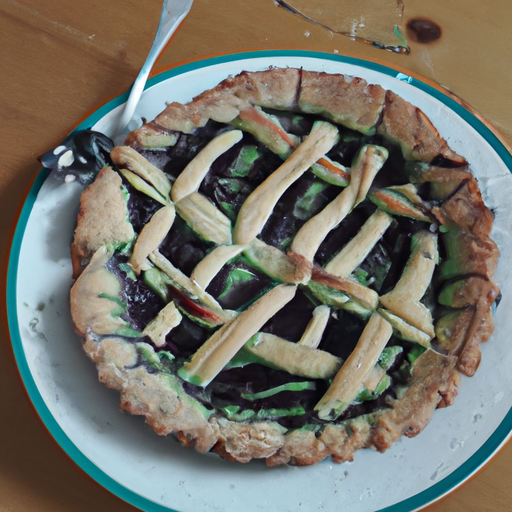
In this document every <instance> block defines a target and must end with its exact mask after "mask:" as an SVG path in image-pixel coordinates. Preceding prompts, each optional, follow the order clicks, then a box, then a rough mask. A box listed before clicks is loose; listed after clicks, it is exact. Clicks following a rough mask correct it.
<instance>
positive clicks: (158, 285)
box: [144, 267, 172, 303]
mask: <svg viewBox="0 0 512 512" xmlns="http://www.w3.org/2000/svg"><path fill="white" fill-rule="evenodd" d="M144 282H145V283H146V284H147V285H148V286H149V288H150V289H151V290H152V291H153V292H155V293H156V294H157V295H158V296H159V297H160V298H161V299H162V300H163V301H164V302H165V303H168V302H169V301H170V297H169V288H168V286H169V285H170V284H172V281H171V280H170V279H169V278H168V277H167V276H166V275H165V274H164V273H163V272H162V271H161V270H159V269H157V268H154V267H153V268H150V269H148V270H145V271H144Z"/></svg>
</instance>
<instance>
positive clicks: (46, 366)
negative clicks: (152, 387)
mask: <svg viewBox="0 0 512 512" xmlns="http://www.w3.org/2000/svg"><path fill="white" fill-rule="evenodd" d="M271 65H272V66H296V67H303V68H305V69H310V70H320V71H327V72H337V73H346V74H350V75H356V76H361V77H363V78H365V79H366V80H367V81H368V82H371V83H379V84H381V85H382V86H384V87H385V88H388V89H392V90H394V91H395V92H397V93H398V94H400V95H401V96H402V97H404V98H405V99H407V100H409V101H411V102H412V103H414V104H415V105H417V106H419V107H420V108H421V109H422V110H423V111H424V112H425V113H426V114H427V115H428V116H429V117H430V118H431V119H432V120H433V122H434V124H435V125H436V126H437V128H438V129H439V131H440V132H441V135H442V136H444V137H445V138H446V139H447V141H448V143H449V145H450V146H451V147H452V148H453V149H454V150H455V151H456V152H458V153H461V154H463V155H464V156H465V157H466V158H467V159H468V161H469V162H471V167H472V170H473V172H474V173H475V175H476V176H477V177H478V179H479V181H480V185H481V187H482V189H483V192H484V198H485V200H486V202H487V204H488V206H489V207H490V208H492V209H493V211H494V212H495V213H496V221H495V227H494V229H493V234H492V235H493V238H494V239H495V241H496V242H497V243H498V245H499V247H500V250H501V254H502V255H501V261H500V264H499V268H498V273H497V276H496V280H497V282H498V284H499V285H500V287H501V289H502V292H503V295H504V297H503V300H502V302H501V304H500V306H499V307H498V309H497V312H496V330H495V333H494V335H493V336H492V338H491V340H490V341H489V342H488V343H487V344H485V345H484V346H483V347H482V352H483V358H482V364H481V366H480V368H479V370H478V372H477V374H476V376H475V377H474V378H472V379H469V378H463V379H462V385H461V388H460V393H459V396H458V397H457V399H456V400H455V404H454V405H453V406H452V407H449V408H447V409H442V410H438V411H436V412H435V414H434V417H433V419H432V421H431V423H430V424H429V425H428V427H427V428H426V429H425V430H424V432H422V433H421V434H420V435H419V436H418V437H416V438H414V439H407V438H403V439H402V440H401V441H399V442H397V443H396V444H395V445H394V446H393V447H392V448H391V449H390V450H389V451H387V452H386V453H384V454H379V453H376V452H374V451H371V450H363V451H360V452H358V453H357V455H356V459H355V461H354V462H353V463H345V464H342V465H337V464H334V463H332V462H331V461H330V460H325V461H323V462H321V463H319V464H317V465H315V466H311V467H305V468H296V467H286V466H284V467H277V468H272V469H270V468H267V467H265V465H264V464H262V463H258V462H253V463H249V464H246V465H242V464H231V463H228V462H225V461H223V460H221V459H219V458H218V457H217V456H213V455H212V456H210V455H206V456H205V455H199V454H197V453H195V452H193V451H191V450H187V449H184V448H182V447H181V446H180V445H179V444H178V443H177V442H175V441H174V440H173V439H172V438H162V437H159V436H157V435H156V434H154V433H153V431H152V430H151V429H150V427H148V426H147V425H145V424H144V422H143V420H142V419H141V418H136V417H132V416H129V415H125V414H121V413H119V410H118V401H119V396H118V393H117V392H114V391H111V390H108V389H106V388H105V387H104V386H103V385H101V384H100V383H99V382H98V378H97V374H96V370H95V368H94V365H93V364H92V363H91V362H90V361H89V360H88V359H87V357H86V356H85V354H84V353H83V351H82V349H81V341H80V339H79V338H78V336H77V335H76V334H75V332H74V330H73V326H72V323H71V320H70V315H69V307H68V290H69V288H70V285H71V264H70V261H69V244H70V242H71V237H72V232H73V228H74V222H75V217H76V213H77V211H78V198H79V194H80V192H81V188H80V186H79V185H77V184H71V185H69V184H68V185H65V184H60V183H57V182H55V181H54V180H53V179H47V173H46V171H44V170H43V171H42V172H41V174H40V175H39V176H38V178H37V179H36V181H35V183H34V185H33V187H32V189H31V191H30V193H29V195H28V197H27V199H26V202H25V205H24V207H23V210H22V213H21V216H20V219H19V222H18V226H17V229H16V232H15V236H14V239H13V243H12V250H11V258H10V264H9V271H8V285H7V299H8V316H9V323H10V330H11V337H12V343H13V347H14V352H15V356H16V359H17V363H18V366H19V370H20V373H21V376H22V379H23V381H24V383H25V386H26V388H27V390H28V393H29V396H30V398H31V400H32V401H33V403H34V405H35V407H36V409H37V411H38V413H39V415H40V416H41V418H42V420H43V422H44V423H45V425H46V426H47V428H48V429H49V431H50V432H51V433H52V435H53V436H54V437H55V439H56V440H57V442H58V443H59V444H60V445H61V446H62V448H63V449H64V450H65V451H66V452H67V453H68V454H69V456H70V457H71V458H72V459H73V460H74V461H75V462H76V463H77V464H78V465H79V466H80V467H81V468H83V469H84V470H85V471H86V472H87V473H88V474H89V475H90V476H91V477H92V478H94V479H95V480H97V481H98V482H99V483H100V484H101V485H103V486H104V487H106V488H107V489H109V490H110V491H111V492H113V493H114V494H116V495H118V496H119V497H121V498H122V499H124V500H126V501H127V502H129V503H131V504H132V505H134V506H136V507H139V508H141V509H143V510H146V511H169V510H173V511H177V512H213V511H223V512H235V511H237V512H238V511H239V510H245V511H246V512H254V511H259V510H262V511H263V510H264V511H266V512H292V511H293V512H296V511H298V510H304V511H308V512H309V511H317V510H326V511H333V510H336V511H343V510H347V511H350V512H375V511H381V512H383V511H393V512H405V511H411V510H417V509H419V508H422V507H423V506H425V505H427V504H429V503H432V502H433V501H435V500H436V499H438V498H440V497H441V496H443V495H445V494H446V493H448V492H450V491H451V490H453V489H455V488H456V487H457V486H459V485H460V484H461V483H462V482H463V481H465V480H466V479H467V478H469V477H470V476H471V475H472V474H474V472H475V471H477V470H478V469H479V468H480V467H481V466H482V465H483V464H484V463H485V462H486V461H488V460H489V458H490V457H492V456H493V454H495V453H496V451H497V450H498V449H499V448H500V447H501V446H502V445H503V444H504V443H505V442H506V440H507V439H508V438H509V436H510V432H511V430H512V411H511V406H512V394H510V393H507V392H506V391H507V390H508V389H511V388H512V373H511V372H510V368H511V367H512V351H511V350H508V339H509V332H508V331H509V330H510V327H511V326H510V323H511V322H510V321H509V320H508V318H507V311H508V310H510V307H511V301H512V293H511V289H510V288H511V286H510V284H509V275H508V274H509V269H510V268H512V265H511V261H510V260H511V256H512V251H510V250H509V243H510V242H509V238H510V235H509V234H508V226H510V225H511V224H510V221H511V215H510V213H509V211H511V209H510V208H509V204H507V201H508V197H507V193H508V192H507V191H508V190H510V187H511V185H512V175H511V174H510V169H512V158H511V155H510V154H509V153H508V152H507V150H506V149H505V148H504V147H503V146H502V145H501V143H500V142H499V140H498V139H497V138H496V137H495V136H494V135H493V133H492V132H491V131H490V130H489V129H488V128H487V126H486V125H485V124H483V123H482V122H481V121H480V120H479V119H478V118H477V117H475V116H474V115H473V114H472V113H470V112H469V111H467V110H465V109H464V108H463V107H461V106H460V105H459V103H457V102H456V101H454V100H453V99H452V98H450V97H448V96H446V95H444V94H442V93H441V92H440V91H439V90H438V89H436V88H434V87H431V86H430V85H428V84H426V83H424V82H422V81H419V80H417V79H414V78H411V77H408V76H405V75H403V74H402V73H399V72H397V71H395V70H393V69H390V68H387V67H383V66H380V65H377V64H374V63H368V62H364V61H360V60H356V59H353V58H348V57H341V56H337V55H327V54H316V53H311V52H297V51H287V52H286V51H285V52H283V51H275V52H274V51H271V52H269V51H267V52H251V53H245V54H237V55H230V56H223V57H217V58H213V59H209V60H204V61H199V62H194V63H191V64H187V65H185V66H181V67H179V68H176V69H172V70H170V71H168V72H165V73H163V74H161V75H158V76H157V77H155V78H153V79H152V80H151V81H150V83H149V86H148V88H147V90H146V91H145V93H144V95H143V98H142V101H141V103H140V105H139V108H138V110H137V111H138V113H139V115H141V116H144V117H146V118H148V119H151V118H153V117H154V116H156V115H157V114H158V113H159V112H160V111H161V110H163V108H164V107H165V102H166V101H169V100H174V101H180V102H187V101H189V100H190V99H191V98H192V97H193V96H194V95H196V94H198V93H200V92H201V91H203V90H204V89H207V88H209V87H211V86H214V85H216V84H217V83H218V82H219V81H220V80H222V79H223V78H225V77H226V76H228V75H229V74H235V73H237V72H239V71H241V70H244V69H245V70H260V69H266V68H268V67H269V66H271ZM125 101H126V95H123V96H122V97H119V98H117V99H115V100H113V101H111V102H109V103H108V104H106V105H104V106H103V107H101V108H100V109H99V110H98V111H96V112H95V113H94V114H93V115H91V116H90V117H89V118H88V119H86V120H85V121H84V122H83V123H82V124H81V125H80V126H79V127H78V128H77V129H84V128H93V129H95V130H98V131H103V132H106V133H109V129H110V126H112V125H115V120H116V118H117V116H118V115H119V110H120V106H121V105H122V104H123V103H124V102H125ZM509 316H510V315H509Z"/></svg>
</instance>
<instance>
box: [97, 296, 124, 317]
mask: <svg viewBox="0 0 512 512" xmlns="http://www.w3.org/2000/svg"><path fill="white" fill-rule="evenodd" d="M98 297H101V298H102V299H107V300H110V301H112V302H114V303H115V304H117V305H118V306H119V307H118V308H116V309H113V310H112V311H111V312H110V314H111V315H112V316H114V317H118V316H121V315H122V314H123V313H126V309H127V304H126V302H125V301H124V300H122V299H120V298H119V297H117V296H115V295H109V294H107V293H103V292H101V293H98Z"/></svg>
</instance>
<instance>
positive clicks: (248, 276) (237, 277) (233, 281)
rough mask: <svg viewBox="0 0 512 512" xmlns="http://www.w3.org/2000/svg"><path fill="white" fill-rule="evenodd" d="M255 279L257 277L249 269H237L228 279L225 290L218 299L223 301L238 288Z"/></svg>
mask: <svg viewBox="0 0 512 512" xmlns="http://www.w3.org/2000/svg"><path fill="white" fill-rule="evenodd" d="M254 278H255V275H254V274H253V273H252V272H251V271H250V270H247V269H244V268H235V269H233V270H232V271H231V272H230V273H229V274H228V277H227V279H226V284H225V287H224V290H222V292H221V293H220V295H219V296H218V299H222V298H223V297H225V296H226V295H228V293H229V292H230V291H231V290H232V289H233V288H234V287H236V286H238V285H241V284H244V283H247V282H248V281H251V280H252V279H254Z"/></svg>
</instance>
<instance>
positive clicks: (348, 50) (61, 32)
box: [0, 0, 512, 512]
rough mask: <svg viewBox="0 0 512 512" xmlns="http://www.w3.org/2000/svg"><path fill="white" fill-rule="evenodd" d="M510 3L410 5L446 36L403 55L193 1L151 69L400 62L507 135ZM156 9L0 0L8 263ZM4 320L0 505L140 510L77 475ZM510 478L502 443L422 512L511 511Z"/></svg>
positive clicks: (128, 70) (270, 10) (260, 10)
mask: <svg viewBox="0 0 512 512" xmlns="http://www.w3.org/2000/svg"><path fill="white" fill-rule="evenodd" d="M342 3H343V2H340V4H342ZM422 4H423V5H422ZM511 5H512V4H510V2H509V1H508V0H494V1H493V2H487V3H482V2H478V1H476V0H452V1H451V2H444V1H443V0H431V1H430V2H428V3H426V2H423V3H422V2H421V1H419V0H416V1H414V0H411V1H408V2H406V11H405V19H406V20H407V19H408V18H411V17H413V16H425V17H427V18H431V19H432V20H434V21H437V22H438V23H439V25H440V26H441V27H442V31H443V32H442V36H441V38H440V39H439V40H438V41H437V42H435V43H432V44H430V45H422V44H419V43H411V50H412V51H411V53H410V55H408V56H404V55H397V54H393V53H390V52H386V51H383V50H379V49H376V48H373V47H371V46H368V45H365V44H363V43H360V42H354V41H351V40H350V39H349V38H347V37H344V36H340V35H333V34H332V33H329V32H328V31H327V30H325V29H323V28H321V27H318V26H315V25H313V24H311V23H309V22H307V21H305V20H303V19H301V18H299V17H298V16H294V15H292V14H290V13H289V12H286V11H285V10H284V9H282V8H279V7H277V6H276V5H275V4H274V2H273V1H272V0H253V1H250V2H249V1H245V2H244V1H237V0H220V1H214V0H196V1H195V3H194V6H193V8H192V11H191V13H190V15H189V16H188V18H187V20H186V22H185V24H184V25H183V26H182V28H181V30H180V31H179V32H178V33H177V35H176V36H175V37H174V39H173V41H172V43H171V45H170V46H169V47H168V48H167V50H166V52H165V53H164V54H163V56H162V57H161V59H160V60H159V62H158V64H157V69H158V68H165V67H168V66H171V65H174V64H176V63H180V62H183V61H187V60H190V59H197V58H201V57H205V56H209V55H214V54H219V53H225V52H237V51H243V50H248V49H268V48H303V49H310V50H319V51H325V52H328V53H339V54H349V55H353V56H356V57H362V58H366V59H371V60H376V61H379V62H384V63H389V64H391V65H394V66H399V67H403V68H407V69H409V70H411V71H412V72H414V73H419V74H421V75H424V76H426V77H427V78H429V79H432V80H435V81H437V82H438V83H440V84H442V85H443V86H445V87H447V88H449V89H450V90H451V91H453V92H454V93H455V94H457V95H458V96H460V97H461V98H463V99H464V100H465V101H466V102H468V103H469V104H470V105H471V106H472V107H474V108H475V109H476V110H477V111H478V112H479V113H480V114H481V115H483V116H484V117H485V118H487V119H488V120H490V121H491V122H492V123H493V124H494V126H495V127H496V128H497V129H498V130H499V131H500V132H501V133H502V135H503V136H504V137H505V138H508V139H509V140H512V96H511V94H510V87H511V86H510V84H511V83H512V66H510V53H511V52H510V50H512V39H511V37H510V32H509V28H510V26H511V25H512V6H511ZM160 7H161V4H160V0H146V1H145V2H137V1H135V0H125V1H123V2H114V1H113V0H83V1H82V2H69V1H64V0H46V1H45V2H37V1H35V0H1V1H0V40H1V46H0V48H1V50H0V70H1V71H0V120H1V125H0V141H1V162H2V164H1V166H0V198H1V200H0V236H1V239H2V247H3V248H4V257H5V259H4V268H5V266H6V262H7V251H8V248H9V243H10V237H11V234H12V229H13V225H14V222H15V220H16V217H17V214H18V211H19V207H20V205H21V203H22V201H23V198H24V195H25V193H26V191H27V188H28V187H29V186H30V184H31V182H32V180H33V179H34V177H35V176H36V175H37V173H38V171H39V168H40V165H39V163H38V162H37V159H36V158H37V157H38V156H39V155H41V154H43V153H44V152H46V151H47V150H48V149H50V148H53V147H55V146H56V145H58V144H59V143H60V141H62V140H63V139H64V137H65V136H66V135H67V133H68V132H69V131H70V130H71V129H72V128H73V127H74V126H75V125H76V124H77V123H78V121H79V120H80V119H82V118H84V117H85V116H86V114H87V113H89V112H90V111H92V110H93V109H95V108H96V107H97V106H99V105H100V104H102V103H103V102H105V101H106V100H108V99H110V98H112V97H115V96H117V95H118V94H120V93H122V92H123V91H125V90H126V89H127V88H129V86H130V85H131V83H132V81H133V79H134V78H135V76H136V74H137V72H138V70H139V68H140V66H141V65H142V63H143V61H144V59H145V56H146V54H147V51H148V49H149V47H150V44H151V42H152V39H153V35H154V31H155V28H156V23H157V19H158V15H159V11H160ZM35 257H36V255H35ZM4 305H5V304H4ZM2 309H3V310H5V308H2ZM3 319H4V322H3V323H2V330H1V333H0V336H1V339H0V389H1V390H2V392H1V393H0V411H1V412H0V510H2V511H9V512H25V511H29V510H30V511H36V510H37V511H38V512H46V511H51V512H60V511H63V512H64V511H69V510H73V511H74V512H81V511H84V512H85V511H87V512H90V511H92V510H94V511H98V512H99V511H109V512H117V511H119V512H120V511H123V512H126V511H129V510H134V508H133V507H132V506H130V505H128V504H126V503H124V502H122V501H121V500H120V499H118V498H117V497H115V496H113V495H111V494H110V493H109V492H108V491H106V490H104V489H103V488H102V487H100V486H99V485H98V484H96V483H95V482H93V481H92V480H91V479H90V478H89V477H88V476H87V475H85V473H83V472H82V470H81V469H80V468H79V467H77V466H76V465H75V464H74V463H73V462H72V461H71V460H70V459H69V458H68V456H67V455H66V454H65V453H64V452H63V451H62V450H61V448H60V447H59V446H58V445H57V444H56V442H55V441H54V440H53V439H52V438H51V436H50V435H49V434H48V432H47V431H46V429H45V427H44V425H43V424H42V422H41V421H40V419H39V418H38V416H37V414H36V413H35V411H34V410H33V408H32V406H31V404H30V401H29V399H28V397H27V394H26V392H25V390H24V387H23V385H22V383H21V380H20V377H19V375H18V371H17V368H16V365H15V362H14V358H13V353H12V348H11V345H10V340H9V335H8V331H7V324H6V316H5V314H4V315H3ZM510 481H512V446H510V445H509V446H508V447H506V448H505V449H504V450H503V451H502V452H501V453H500V454H499V455H498V456H497V457H496V458H495V459H494V460H493V462H492V463H491V464H489V465H488V467H486V468H485V469H484V470H483V471H482V472H481V473H480V474H479V475H478V476H476V478H474V479H472V480H471V481H470V482H469V483H467V484H466V485H464V486H463V487H462V488H461V489H459V490H457V492H455V493H453V494H452V495H450V496H449V497H447V498H445V499H443V500H442V501H440V502H438V503H436V504H434V505H432V506H431V507H430V508H429V509H428V510H430V511H432V512H451V511H462V510H463V511H467V512H472V511H475V512H477V511H478V512H482V511H493V512H494V511H506V510H512V490H511V485H510Z"/></svg>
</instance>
